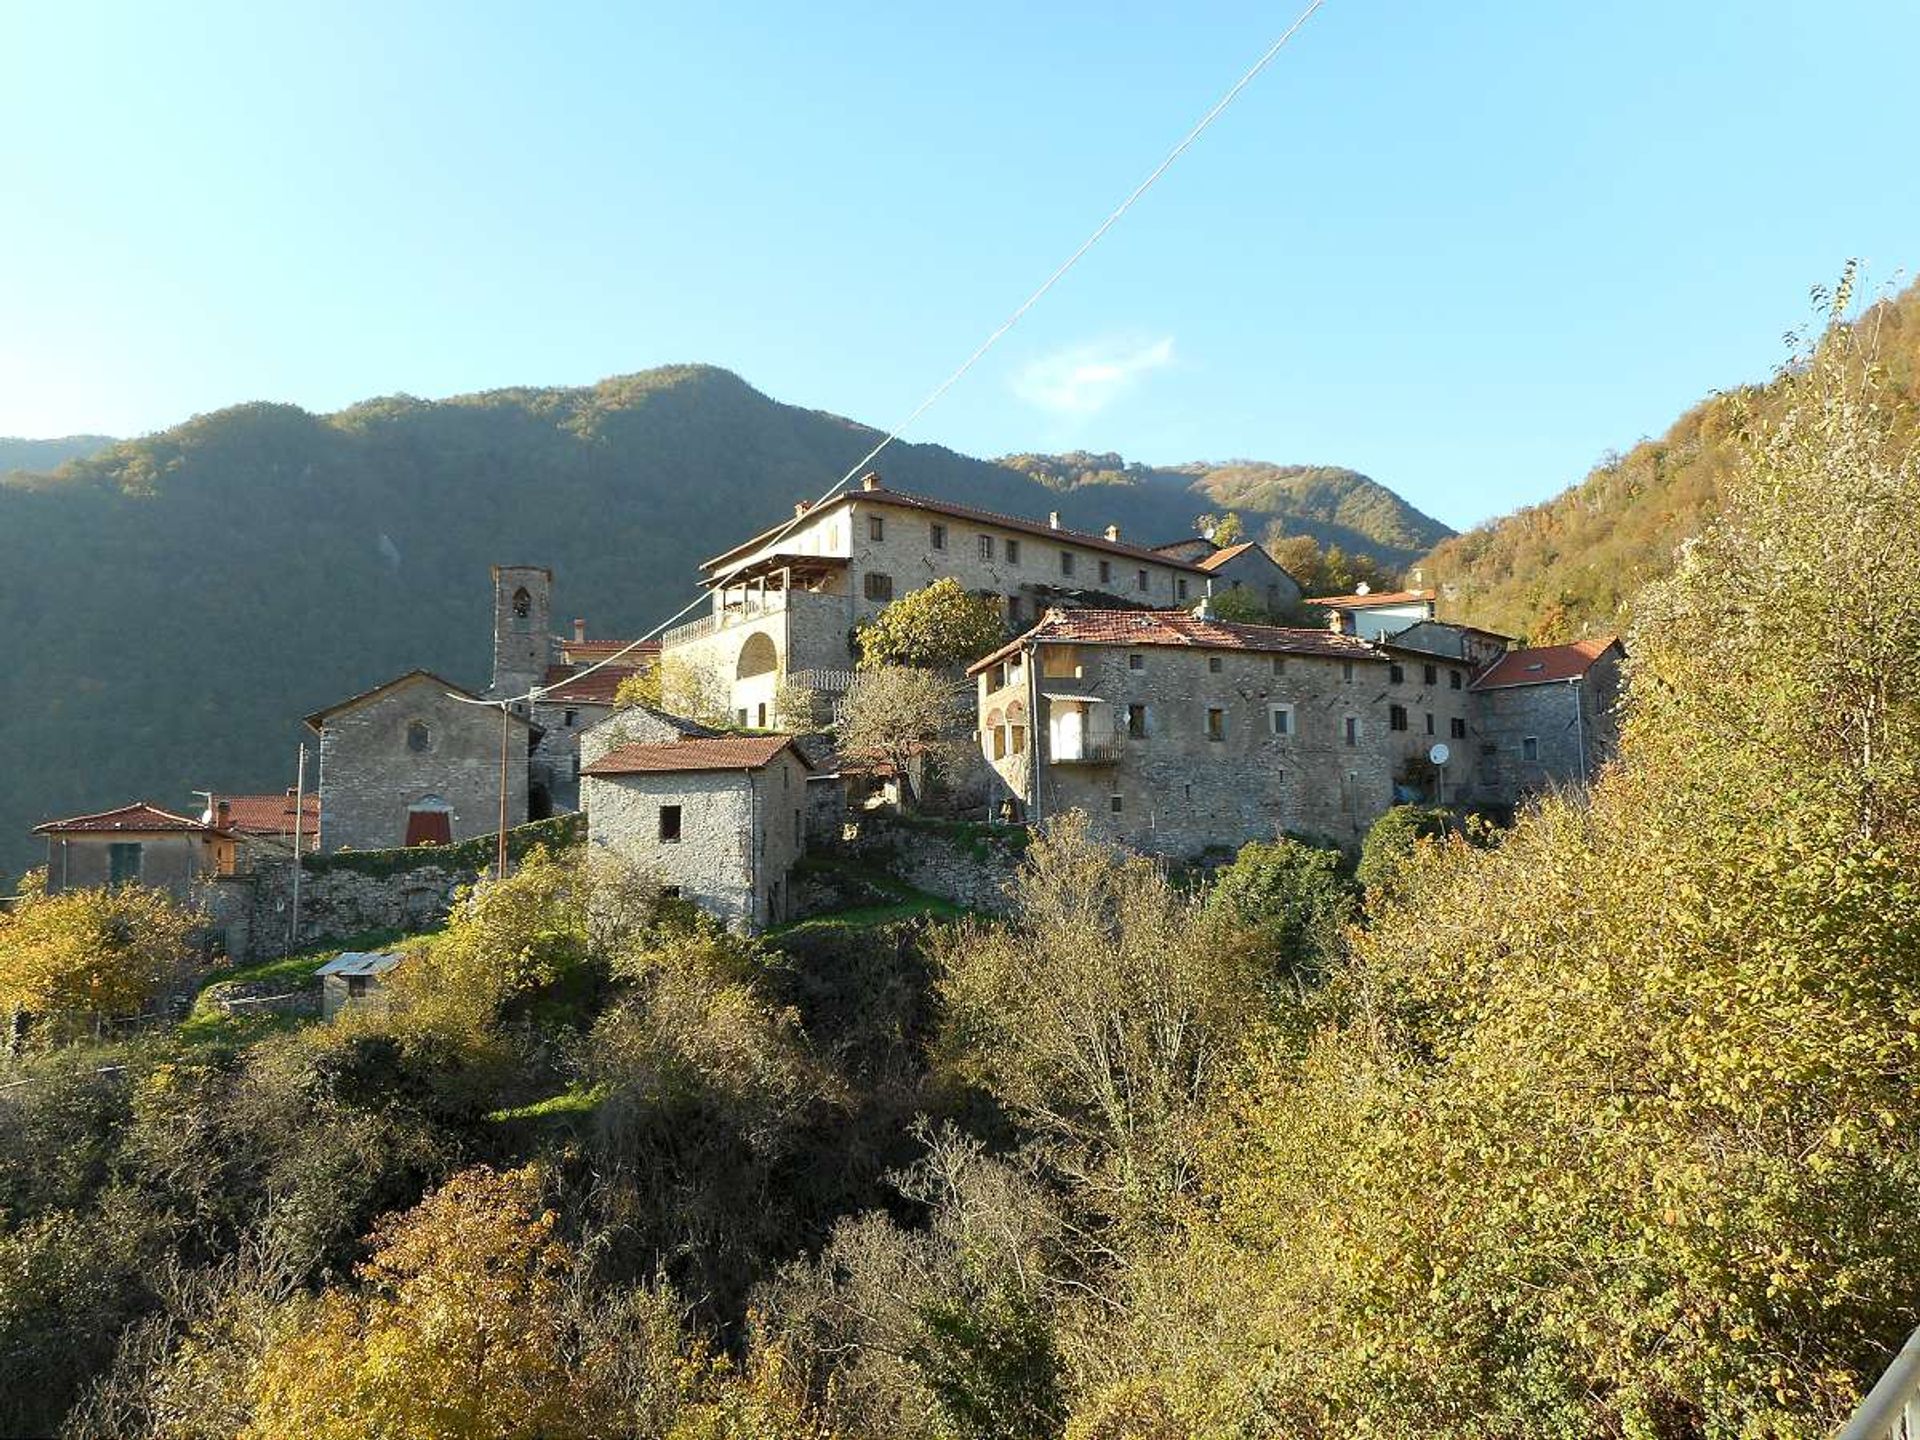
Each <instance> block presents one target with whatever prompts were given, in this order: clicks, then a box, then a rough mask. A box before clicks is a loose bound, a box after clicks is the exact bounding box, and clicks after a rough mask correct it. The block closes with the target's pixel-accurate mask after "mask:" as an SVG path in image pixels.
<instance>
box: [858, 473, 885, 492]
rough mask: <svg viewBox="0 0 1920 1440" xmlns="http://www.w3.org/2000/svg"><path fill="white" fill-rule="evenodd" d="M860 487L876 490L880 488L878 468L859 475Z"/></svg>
mask: <svg viewBox="0 0 1920 1440" xmlns="http://www.w3.org/2000/svg"><path fill="white" fill-rule="evenodd" d="M860 488H861V489H862V490H878V489H879V488H880V472H879V471H878V470H869V471H868V472H867V473H866V474H864V475H862V476H861V477H860Z"/></svg>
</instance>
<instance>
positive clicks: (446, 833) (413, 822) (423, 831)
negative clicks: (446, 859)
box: [407, 810, 453, 845]
mask: <svg viewBox="0 0 1920 1440" xmlns="http://www.w3.org/2000/svg"><path fill="white" fill-rule="evenodd" d="M452 843H453V813H452V812H451V811H448V810H409V811H408V812H407V844H409V845H451V844H452Z"/></svg>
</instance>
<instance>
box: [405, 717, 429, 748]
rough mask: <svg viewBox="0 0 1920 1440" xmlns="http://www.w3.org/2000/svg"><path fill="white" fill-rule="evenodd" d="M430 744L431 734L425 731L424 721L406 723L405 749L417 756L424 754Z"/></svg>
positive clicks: (425, 723) (427, 730) (425, 724)
mask: <svg viewBox="0 0 1920 1440" xmlns="http://www.w3.org/2000/svg"><path fill="white" fill-rule="evenodd" d="M432 743H433V732H432V731H431V730H429V729H427V722H426V721H424V720H409V721H408V722H407V749H409V750H411V751H413V752H414V753H415V754H416V755H417V754H421V753H424V752H425V750H426V748H427V747H428V746H429V745H431V744H432Z"/></svg>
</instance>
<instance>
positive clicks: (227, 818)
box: [213, 800, 233, 830]
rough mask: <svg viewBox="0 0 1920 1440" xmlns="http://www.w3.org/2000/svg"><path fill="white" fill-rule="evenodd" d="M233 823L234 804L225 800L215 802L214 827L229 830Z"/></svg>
mask: <svg viewBox="0 0 1920 1440" xmlns="http://www.w3.org/2000/svg"><path fill="white" fill-rule="evenodd" d="M232 825H233V806H232V805H231V804H229V803H228V802H227V801H225V800H216V801H214V802H213V828H214V829H216V830H227V829H230V828H232Z"/></svg>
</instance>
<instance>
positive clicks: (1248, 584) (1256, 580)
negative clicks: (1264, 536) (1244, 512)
mask: <svg viewBox="0 0 1920 1440" xmlns="http://www.w3.org/2000/svg"><path fill="white" fill-rule="evenodd" d="M1199 564H1200V567H1201V568H1202V569H1204V570H1205V571H1206V572H1207V573H1208V574H1210V575H1211V576H1212V577H1213V593H1214V594H1215V595H1219V594H1221V593H1223V592H1225V591H1229V590H1245V591H1246V592H1247V593H1248V594H1249V595H1252V596H1253V597H1254V599H1256V600H1258V601H1259V602H1260V603H1261V604H1262V605H1264V606H1266V608H1267V610H1268V611H1269V612H1270V613H1271V614H1274V615H1284V614H1286V613H1288V612H1290V611H1291V610H1293V609H1294V608H1295V607H1296V606H1297V605H1299V603H1300V595H1301V591H1300V582H1299V581H1298V580H1296V579H1294V578H1293V576H1291V575H1289V574H1288V573H1287V572H1286V571H1285V570H1284V569H1282V568H1281V566H1280V562H1279V561H1277V560H1275V559H1274V558H1273V557H1272V556H1271V555H1269V554H1268V553H1267V552H1266V551H1265V550H1264V549H1262V548H1261V547H1260V546H1259V545H1256V544H1253V543H1252V542H1248V543H1245V544H1240V545H1229V546H1227V547H1226V548H1225V549H1222V550H1216V551H1214V552H1213V553H1212V554H1210V555H1207V556H1204V557H1202V558H1201V560H1200V561H1199Z"/></svg>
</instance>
